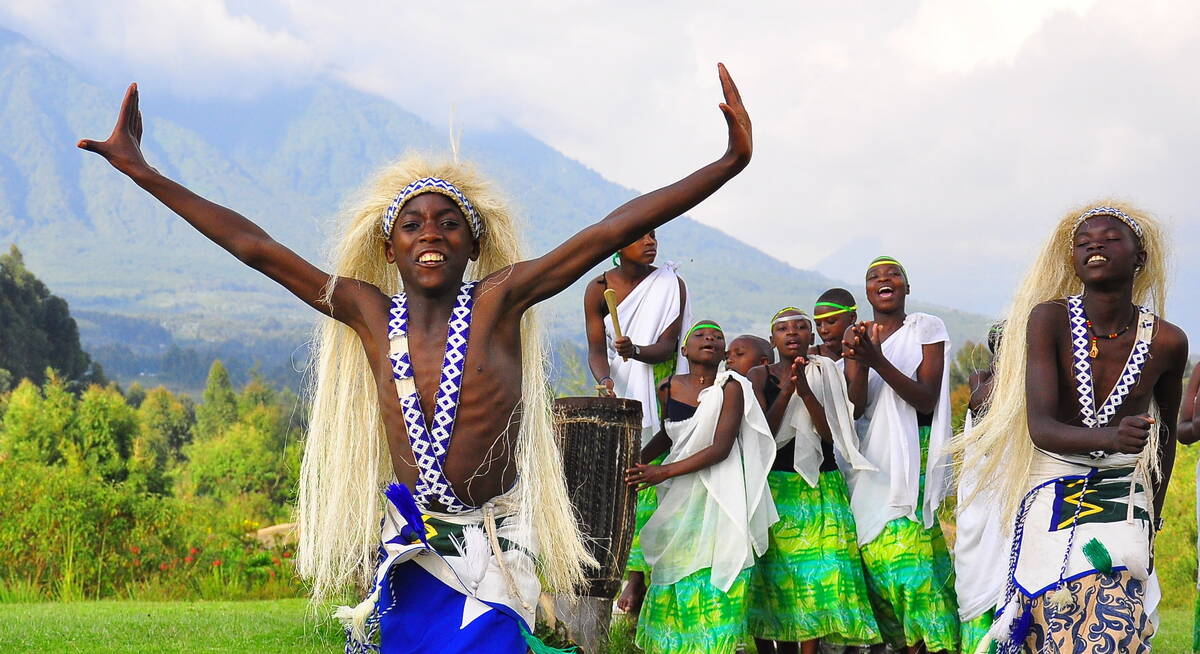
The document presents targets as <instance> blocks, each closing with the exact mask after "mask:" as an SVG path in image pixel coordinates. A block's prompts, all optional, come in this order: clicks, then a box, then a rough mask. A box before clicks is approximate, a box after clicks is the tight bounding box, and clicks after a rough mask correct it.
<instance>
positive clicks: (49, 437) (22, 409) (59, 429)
mask: <svg viewBox="0 0 1200 654" xmlns="http://www.w3.org/2000/svg"><path fill="white" fill-rule="evenodd" d="M45 374H46V376H47V377H48V379H47V381H46V385H45V387H44V389H39V388H38V387H37V385H35V384H34V383H33V382H31V381H29V380H28V379H25V380H24V381H22V382H21V383H20V384H19V385H18V386H17V388H16V389H15V390H14V391H13V392H12V395H11V396H10V397H9V400H8V408H7V410H6V411H5V414H4V429H3V431H2V432H0V452H3V453H5V454H7V455H9V456H11V457H13V458H15V459H17V460H20V461H32V462H36V463H42V464H47V465H50V464H55V463H58V462H59V461H61V460H62V451H61V447H60V445H61V442H62V439H63V435H64V434H66V433H67V431H68V429H69V428H70V427H71V423H72V422H73V421H74V420H75V404H76V400H75V396H74V395H71V393H69V392H68V391H67V389H66V388H65V385H64V382H63V380H62V379H61V378H60V377H58V376H57V375H56V374H55V373H54V371H53V370H50V371H47V372H46V373H45Z"/></svg>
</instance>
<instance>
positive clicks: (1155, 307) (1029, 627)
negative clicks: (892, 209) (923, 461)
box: [959, 202, 1187, 653]
mask: <svg viewBox="0 0 1200 654" xmlns="http://www.w3.org/2000/svg"><path fill="white" fill-rule="evenodd" d="M1167 242H1168V241H1167V239H1166V238H1164V235H1163V233H1162V230H1161V228H1160V227H1159V226H1158V224H1157V222H1156V221H1154V220H1153V219H1152V218H1151V217H1150V216H1148V215H1146V214H1144V213H1142V212H1140V211H1137V210H1136V209H1134V208H1133V207H1130V206H1128V205H1124V204H1120V203H1114V202H1104V203H1099V204H1095V205H1089V206H1087V207H1084V208H1081V209H1079V210H1077V211H1072V212H1071V213H1069V214H1068V215H1067V216H1066V217H1064V218H1063V219H1062V220H1061V221H1060V222H1059V223H1058V226H1057V227H1056V228H1055V230H1054V232H1053V235H1052V236H1051V238H1050V239H1049V241H1048V242H1047V244H1046V246H1045V248H1044V249H1043V250H1042V252H1041V254H1040V255H1039V256H1038V259H1037V261H1036V262H1035V263H1034V266H1033V268H1032V269H1031V270H1030V272H1029V274H1028V275H1027V276H1026V278H1025V280H1024V282H1023V283H1022V284H1021V286H1020V287H1019V289H1018V290H1017V294H1016V296H1015V297H1014V299H1013V303H1012V309H1011V311H1010V313H1009V315H1008V317H1007V326H1006V328H1005V333H1004V339H1003V341H1002V342H1001V344H1000V352H999V357H998V362H997V365H996V379H995V382H994V385H993V388H992V396H991V404H990V406H989V409H988V412H987V415H985V416H984V418H983V420H981V421H980V423H979V424H978V425H977V426H976V427H975V429H974V430H973V431H971V432H970V433H968V434H966V435H965V436H964V437H963V439H962V442H961V446H960V448H959V449H961V451H962V453H963V457H964V461H963V465H964V467H965V468H966V469H969V470H977V471H979V474H980V475H981V476H982V477H983V478H989V479H996V480H998V481H999V484H1000V486H999V502H997V504H998V505H999V508H1000V509H1001V515H1002V516H1003V517H1005V518H1007V519H1008V520H1011V521H1012V524H1013V528H1012V533H1013V543H1012V549H1011V551H1010V556H1009V559H1008V561H1007V575H1006V577H1007V587H1006V589H1005V592H1004V597H1003V599H1002V604H1001V609H1000V612H999V613H998V615H997V617H996V621H995V623H994V624H993V626H992V629H991V631H990V632H989V636H990V637H992V638H993V639H994V640H996V641H997V649H998V651H1000V652H1001V653H1006V652H1021V651H1029V650H1032V651H1035V652H1041V651H1072V652H1077V653H1091V652H1109V651H1121V652H1145V651H1149V648H1150V643H1149V639H1150V636H1151V634H1152V633H1153V631H1154V614H1155V610H1156V607H1157V604H1158V600H1159V596H1160V589H1159V585H1158V579H1157V576H1156V575H1155V574H1154V573H1153V561H1154V559H1153V542H1154V541H1153V538H1154V533H1155V531H1156V529H1157V524H1156V523H1157V522H1158V516H1159V515H1161V509H1162V503H1163V499H1164V497H1165V495H1166V489H1167V485H1168V483H1169V481H1170V476H1171V468H1172V466H1173V464H1174V456H1175V433H1174V428H1175V420H1174V417H1175V416H1176V415H1178V411H1179V403H1180V395H1181V393H1182V391H1183V389H1182V378H1183V373H1184V370H1185V368H1186V366H1187V337H1186V336H1185V335H1184V334H1183V332H1182V331H1181V330H1180V329H1179V328H1178V327H1176V326H1174V325H1172V324H1170V323H1168V322H1167V321H1165V320H1163V319H1161V318H1159V317H1158V316H1157V315H1156V313H1157V312H1161V310H1162V306H1163V302H1164V297H1163V291H1164V281H1165V270H1166V268H1167V266H1166V261H1165V260H1166V256H1165V254H1166V252H1165V246H1166V243H1167ZM1147 305H1149V306H1147Z"/></svg>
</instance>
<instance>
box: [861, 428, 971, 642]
mask: <svg viewBox="0 0 1200 654" xmlns="http://www.w3.org/2000/svg"><path fill="white" fill-rule="evenodd" d="M917 432H918V436H919V438H920V443H921V476H920V479H919V481H918V483H919V484H920V487H919V492H918V493H917V506H924V504H925V459H926V457H927V456H928V454H929V452H928V450H929V427H928V426H922V427H920V428H918V430H917ZM862 558H863V564H864V566H865V567H866V570H867V591H868V592H869V593H870V597H871V606H872V607H874V609H875V620H876V622H877V623H878V624H879V633H880V634H882V635H883V641H884V642H885V643H887V644H888V645H891V646H892V648H893V649H900V648H903V647H906V646H908V645H916V644H917V643H919V642H922V641H924V643H925V645H926V649H927V650H928V651H930V652H937V651H941V650H946V651H951V652H952V651H955V650H957V649H958V636H959V620H958V597H957V596H956V595H955V594H954V565H953V563H951V560H950V550H949V549H948V548H947V547H946V538H945V536H943V535H942V527H941V525H940V524H938V523H937V521H934V525H933V528H931V529H926V528H925V527H924V525H922V524H920V523H918V522H913V521H912V520H909V519H908V518H896V519H895V520H892V521H891V522H889V523H887V524H886V525H884V526H883V531H882V532H880V534H879V535H878V536H876V537H875V540H873V541H871V542H869V543H867V544H866V545H863V546H862Z"/></svg>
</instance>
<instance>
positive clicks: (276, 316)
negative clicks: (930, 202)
mask: <svg viewBox="0 0 1200 654" xmlns="http://www.w3.org/2000/svg"><path fill="white" fill-rule="evenodd" d="M141 91H142V94H141V107H142V112H143V115H144V118H145V121H146V128H145V136H144V139H143V140H144V148H145V150H146V155H147V159H148V160H149V161H150V162H151V164H152V165H154V166H155V167H157V168H158V169H159V170H161V171H162V172H163V173H164V174H166V175H168V176H170V177H171V178H173V179H175V180H178V181H180V182H181V183H183V184H185V185H187V186H189V187H190V188H192V189H193V190H195V191H196V192H198V193H200V194H201V195H204V196H205V197H208V198H209V199H212V200H213V201H216V202H219V203H221V204H225V205H227V206H230V207H232V208H235V209H237V210H238V211H240V212H241V213H243V214H245V215H246V216H248V217H249V218H251V219H252V220H254V221H256V222H258V223H259V224H260V225H262V226H263V228H265V229H266V230H267V231H268V232H270V233H271V234H272V235H273V236H275V237H276V238H277V239H279V240H280V241H281V242H283V243H285V244H287V245H288V246H290V247H292V248H293V249H294V250H296V251H297V252H299V253H300V254H302V255H303V256H306V257H312V258H315V259H316V260H318V261H319V260H321V257H320V254H321V251H322V247H323V245H324V243H325V241H326V235H327V233H328V232H329V227H330V225H331V223H332V220H331V219H332V217H333V216H334V215H335V213H336V211H337V209H338V207H339V205H340V204H341V203H342V202H343V201H344V200H345V199H346V198H347V197H348V196H350V194H352V193H353V191H354V189H355V188H356V187H357V186H358V185H360V184H362V183H363V182H364V181H365V179H366V178H367V177H368V176H369V174H370V173H371V172H372V171H373V170H374V169H375V168H377V167H379V166H380V165H382V164H385V163H387V162H388V161H389V160H391V159H393V158H395V157H397V156H399V155H401V154H402V153H403V152H405V151H406V150H409V149H417V150H423V151H439V150H445V149H446V147H447V145H448V143H449V138H448V136H447V134H446V132H445V130H441V129H437V128H435V127H433V126H431V125H430V124H429V123H427V122H426V121H424V120H422V119H421V118H419V117H417V116H415V115H414V114H412V113H410V112H408V111H406V110H404V109H403V108H401V107H399V106H396V105H395V104H394V103H392V102H390V101H387V100H384V99H382V98H379V97H376V96H372V95H369V94H365V93H362V92H360V91H356V90H354V89H351V88H348V87H346V86H344V85H342V84H340V83H337V82H334V81H324V82H321V83H319V84H313V85H311V86H307V87H303V88H295V89H288V90H282V91H276V92H272V93H268V94H265V95H264V96H262V97H259V98H256V99H253V100H222V101H209V102H192V101H187V102H184V101H180V100H178V99H175V98H171V97H167V96H165V95H162V94H159V93H158V92H157V91H156V90H155V89H153V88H142V89H141ZM120 94H121V89H116V88H112V89H109V88H104V89H101V88H99V87H98V86H97V85H96V84H94V83H93V82H92V81H90V80H89V79H87V78H86V77H85V76H83V75H82V74H80V73H79V72H78V71H77V70H76V69H74V68H73V67H72V66H71V65H69V64H67V63H66V62H64V61H62V60H60V59H58V58H56V57H55V56H53V55H51V54H50V53H48V52H46V51H45V50H43V49H41V48H39V47H37V46H36V45H34V44H32V43H30V42H29V41H28V40H26V39H25V38H24V37H22V36H20V35H17V34H14V33H12V32H7V31H4V30H0V142H3V143H5V144H6V146H7V147H6V148H4V150H3V151H0V244H4V245H7V243H8V242H13V243H16V244H17V245H18V246H19V247H20V248H21V250H22V251H23V252H24V253H25V258H26V262H27V265H28V266H29V268H30V269H31V270H34V271H36V273H37V274H38V275H39V276H40V277H41V278H42V279H44V280H45V281H46V283H47V284H48V285H49V286H50V288H52V289H54V291H55V292H56V293H58V294H60V295H62V296H64V297H65V298H66V299H67V300H68V301H69V302H70V303H71V306H72V308H73V309H75V310H76V311H78V312H79V314H80V315H81V316H83V318H82V319H81V323H80V328H81V333H82V335H83V337H84V339H85V342H87V343H96V344H102V345H114V344H116V345H120V346H122V347H126V348H131V349H132V350H134V351H136V350H137V348H139V347H146V348H150V349H155V348H157V349H159V350H161V349H162V348H164V347H168V346H169V345H170V344H167V345H164V344H163V342H162V340H163V336H162V333H161V329H158V325H161V327H162V328H165V330H166V332H167V333H169V334H170V338H171V339H173V340H174V342H175V343H184V344H197V343H208V344H214V343H217V344H219V343H238V344H243V345H244V344H245V343H251V342H253V343H259V342H261V343H268V342H270V343H275V344H276V346H277V347H278V344H279V343H285V344H291V346H292V347H294V346H296V345H299V344H302V343H303V342H304V339H305V338H306V333H307V332H308V331H309V330H310V329H311V327H312V324H313V316H312V313H311V311H310V310H308V309H307V308H306V307H304V306H303V305H302V304H301V303H300V302H299V301H297V300H295V299H294V298H292V297H291V296H290V295H289V294H287V293H286V292H285V291H283V290H282V289H281V288H279V287H278V286H276V285H275V284H274V283H272V282H270V281H269V280H266V279H264V278H262V277H260V276H259V275H258V274H257V273H255V272H253V271H251V270H248V269H245V268H243V267H242V266H240V265H239V264H238V263H237V262H236V261H235V260H234V259H233V258H232V257H230V256H229V255H228V254H226V253H225V252H223V251H222V250H220V249H219V248H218V247H216V246H215V245H213V244H212V243H210V242H208V241H207V240H206V239H204V238H203V237H202V236H200V235H199V234H198V233H196V232H195V231H193V230H192V229H191V228H190V227H189V226H188V225H186V224H185V223H184V222H183V221H181V220H179V219H178V217H176V216H174V215H173V214H172V213H171V212H170V211H169V210H167V209H166V208H164V207H162V206H161V205H159V204H158V203H157V202H156V201H155V200H153V199H152V198H150V197H149V196H148V195H147V194H145V193H144V192H142V191H141V190H140V189H138V188H137V187H136V186H135V185H134V184H133V183H131V182H129V181H128V180H127V179H125V178H124V177H123V176H121V175H120V174H119V173H117V172H115V171H114V170H112V169H111V168H110V167H109V166H108V164H107V163H106V162H104V161H103V160H102V159H101V158H100V157H97V156H95V155H92V154H90V153H85V152H83V151H80V150H78V149H76V148H75V146H74V144H75V142H76V141H77V140H78V139H79V138H80V137H85V136H86V137H89V138H102V137H103V136H105V135H106V134H107V133H108V131H109V129H110V128H111V125H112V121H113V119H114V117H115V114H116V111H117V107H118V103H119V101H120ZM460 152H461V156H463V157H464V158H469V159H471V160H474V161H475V162H476V163H477V164H479V165H480V167H481V168H482V169H483V170H484V171H485V172H486V173H487V174H488V175H489V176H491V177H492V178H493V179H494V180H495V181H496V182H497V184H498V185H499V186H500V187H501V188H502V189H504V190H505V192H506V193H507V194H508V195H509V196H510V197H511V198H514V199H515V203H516V205H517V207H518V209H519V213H520V214H521V215H523V216H524V217H525V236H526V238H527V242H528V244H529V252H530V254H538V253H542V252H545V251H547V250H548V249H550V248H552V247H553V246H554V245H555V244H557V243H559V242H561V241H562V240H564V239H565V238H567V237H568V236H569V235H571V234H572V233H574V232H575V231H577V230H578V229H580V228H582V227H583V226H585V225H587V224H589V223H591V222H594V221H595V220H598V219H599V218H601V217H603V216H604V215H606V214H607V213H608V212H609V211H611V210H612V209H613V208H615V207H617V206H618V205H620V204H621V203H622V202H624V201H626V200H628V199H629V198H631V197H634V196H635V195H636V193H635V192H634V191H633V190H631V189H628V188H624V187H621V186H619V185H617V184H613V183H612V182H609V181H607V180H606V179H604V177H602V176H601V175H600V174H599V173H597V172H596V171H594V170H591V169H589V168H588V167H586V166H584V165H582V164H580V163H579V162H576V161H573V160H571V159H569V158H567V157H565V156H563V155H562V154H560V153H559V152H557V151H555V150H554V149H553V148H551V147H549V146H547V145H546V144H544V143H542V142H540V141H538V140H537V139H535V138H534V137H532V136H531V135H529V134H528V133H526V132H524V131H522V130H520V129H517V128H515V127H512V126H510V125H500V126H497V127H494V128H489V129H487V130H468V131H466V132H464V133H463V134H462V136H461V147H460ZM695 163H696V164H699V163H701V162H695ZM688 165H690V164H683V163H682V162H681V165H680V169H681V170H685V169H687V167H688ZM659 239H660V248H659V253H660V257H661V259H662V260H675V261H678V262H680V263H681V264H683V267H682V269H681V274H683V276H684V277H685V279H686V280H687V282H688V286H689V289H690V294H691V297H692V298H693V305H694V310H695V313H696V315H703V316H707V317H711V318H714V319H717V320H720V321H722V323H723V324H725V325H726V326H727V327H728V328H729V329H730V331H731V332H744V331H756V332H761V331H763V330H765V328H766V325H765V322H766V319H767V317H768V316H769V315H770V314H771V313H772V312H773V311H774V310H775V309H776V308H778V307H780V306H785V305H789V304H799V306H809V305H811V303H812V302H813V301H814V299H815V297H816V295H817V294H819V293H820V292H821V291H823V290H825V289H826V288H829V287H831V286H837V285H843V284H840V283H838V282H835V281H833V280H830V279H828V278H826V277H824V276H822V275H821V274H818V273H816V272H811V271H804V270H798V269H796V268H793V267H791V266H788V265H787V264H784V263H783V262H781V261H779V260H777V259H773V258H771V257H769V256H767V255H766V254H764V253H762V252H761V251H759V250H756V249H754V248H752V247H750V246H748V245H746V244H745V243H743V242H741V241H738V240H737V239H735V238H733V237H731V236H729V235H727V234H724V233H722V232H721V231H719V230H716V229H713V228H711V227H707V226H705V225H702V224H700V223H698V222H696V221H694V220H691V219H690V218H687V217H683V218H680V219H677V220H675V221H673V222H672V223H671V224H669V225H667V226H666V227H664V228H662V229H660V230H659ZM866 254H867V253H864V254H863V257H860V258H863V259H864V260H865V258H866ZM597 270H599V269H597ZM583 283H584V282H582V281H581V282H580V283H578V284H576V285H575V286H574V287H573V288H571V289H570V290H568V291H566V292H564V293H563V294H561V295H560V296H558V297H556V298H554V299H553V300H552V301H550V302H549V303H548V305H549V307H548V311H546V312H545V315H546V318H547V323H548V325H549V328H550V332H551V337H552V338H553V339H556V340H559V341H568V342H570V343H572V344H573V345H574V346H575V347H576V348H578V347H581V346H582V341H583V326H582V310H581V297H582V284H583ZM847 286H848V287H849V288H851V289H852V290H853V289H860V288H861V282H856V283H855V284H851V285H847ZM919 300H920V298H919V297H918V298H916V299H914V302H913V308H914V309H922V310H931V311H933V312H935V313H938V314H940V315H942V316H944V317H945V318H946V320H947V323H948V325H949V326H950V329H951V334H952V336H953V338H954V339H955V341H956V342H959V343H961V342H962V341H963V340H964V339H974V340H979V339H980V338H981V337H982V334H983V333H984V332H985V325H986V320H985V319H984V318H982V317H980V316H975V315H970V314H966V313H963V312H957V311H953V310H950V309H945V308H942V307H934V306H932V305H929V304H926V303H922V302H920V301H919ZM131 320H133V321H135V322H136V321H137V320H140V321H142V322H143V323H145V324H142V326H141V327H138V328H137V329H132V328H131V327H130V325H132V324H134V323H132V322H131ZM131 329H132V331H129V330H131ZM156 330H157V331H156ZM130 334H133V335H130ZM138 334H140V335H142V336H145V337H147V338H150V341H149V342H147V343H142V342H141V341H140V339H141V338H142V336H137V335H138ZM101 361H102V363H105V366H106V368H108V367H111V366H110V364H109V363H107V362H105V361H104V360H103V358H101Z"/></svg>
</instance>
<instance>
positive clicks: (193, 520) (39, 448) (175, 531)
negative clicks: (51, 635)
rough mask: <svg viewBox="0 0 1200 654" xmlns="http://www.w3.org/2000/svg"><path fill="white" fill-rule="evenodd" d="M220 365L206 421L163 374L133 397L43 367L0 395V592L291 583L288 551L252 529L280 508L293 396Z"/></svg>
mask: <svg viewBox="0 0 1200 654" xmlns="http://www.w3.org/2000/svg"><path fill="white" fill-rule="evenodd" d="M220 373H221V370H220V369H219V368H218V369H217V371H216V374H214V375H213V377H214V380H215V381H214V383H213V384H212V386H213V388H214V391H213V392H212V393H210V397H211V398H213V399H214V402H215V403H218V404H219V405H220V409H221V410H220V411H211V412H209V413H207V414H204V412H203V411H201V412H200V413H201V415H207V416H209V423H208V425H209V428H210V429H211V430H212V431H211V433H212V435H211V436H210V437H209V438H207V439H204V440H197V441H194V442H193V439H192V437H191V434H192V433H193V432H194V431H195V429H196V424H195V418H194V412H193V410H192V408H191V406H190V402H189V401H187V400H186V398H181V397H178V396H175V395H173V394H172V393H171V392H170V391H167V390H166V389H164V388H161V387H160V388H154V389H150V390H148V391H145V393H144V397H143V399H142V401H141V405H140V406H139V407H137V408H134V407H133V406H131V405H130V404H129V403H128V401H127V399H126V397H125V396H123V395H122V394H121V393H120V392H119V391H118V390H117V389H116V388H115V387H113V386H109V387H101V386H97V385H93V386H90V387H88V388H87V389H86V390H84V391H83V392H82V393H80V394H79V395H78V396H77V395H75V394H73V393H72V392H71V390H70V389H69V388H68V387H67V384H66V382H65V381H63V380H62V379H61V378H59V377H58V376H57V375H55V374H54V373H53V372H52V371H51V372H50V373H48V376H47V381H46V383H45V384H44V385H43V386H42V387H40V388H39V387H38V386H37V385H35V384H34V383H33V382H30V381H28V380H27V381H25V382H23V383H22V384H21V385H20V386H18V387H17V388H16V389H15V390H13V391H12V392H11V393H9V394H6V395H3V396H0V400H2V401H0V407H3V413H2V414H0V416H2V421H0V463H2V465H0V506H4V507H5V512H4V516H5V517H4V519H3V520H0V552H2V553H3V554H0V600H2V599H3V598H5V597H9V598H17V599H22V598H23V599H30V598H41V599H59V600H77V599H82V598H103V597H113V596H126V597H143V598H161V599H178V598H197V597H206V598H214V599H215V598H230V597H287V596H294V595H297V594H300V593H302V592H303V588H302V585H301V584H300V582H299V580H298V579H297V578H296V576H295V574H294V572H293V570H292V569H291V566H290V561H289V560H288V559H289V557H290V552H289V551H286V550H284V549H282V548H281V547H268V546H266V545H262V544H259V543H258V542H257V541H256V540H255V539H254V538H253V536H252V535H251V533H252V532H253V531H255V530H256V529H259V528H261V527H264V526H268V525H271V524H275V523H277V522H283V521H286V520H288V519H289V518H290V515H291V508H290V503H291V502H293V501H294V499H295V498H294V493H295V487H296V482H297V479H296V475H297V471H298V469H299V461H300V454H301V448H300V444H299V443H298V442H297V441H296V439H289V438H288V436H289V434H291V433H292V430H293V429H296V428H297V427H298V426H300V423H299V421H300V419H301V418H302V416H298V415H297V412H296V411H294V410H293V408H294V405H295V402H296V398H295V395H293V394H291V393H290V392H278V391H276V390H274V389H272V388H270V387H269V386H268V385H267V384H266V383H265V382H264V381H263V380H262V379H261V378H259V379H256V380H255V381H253V382H252V383H250V384H247V386H246V387H245V388H244V389H242V391H241V392H240V393H236V392H234V390H233V389H232V387H231V386H229V384H228V378H227V377H224V378H222V375H221V374H220Z"/></svg>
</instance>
